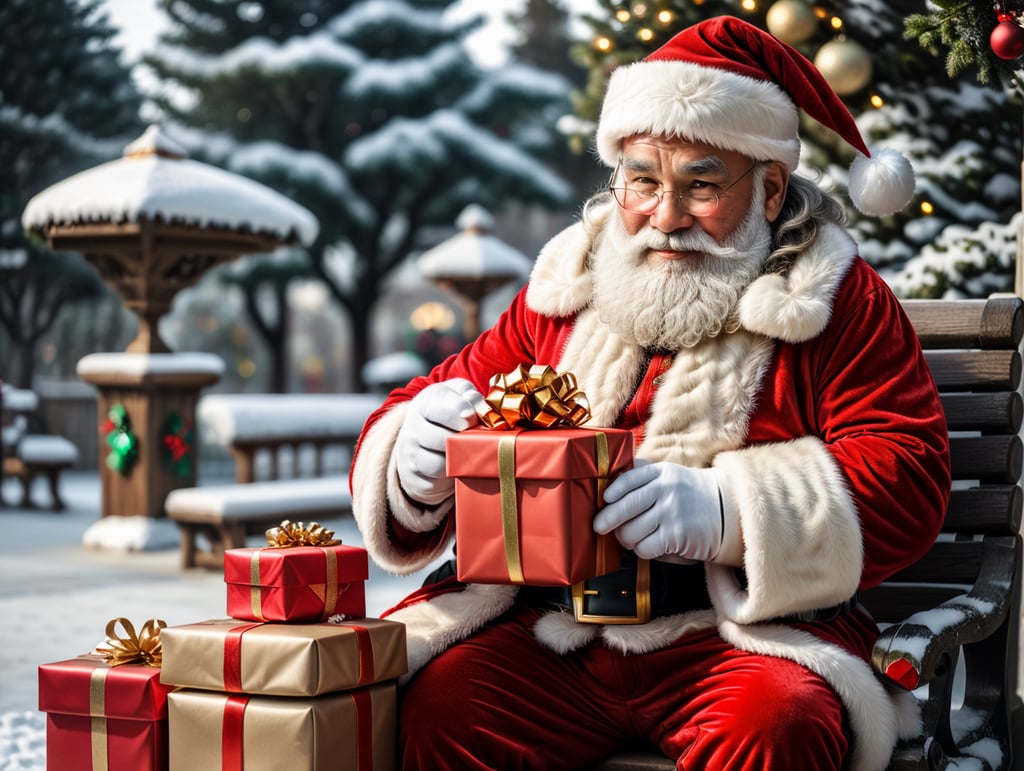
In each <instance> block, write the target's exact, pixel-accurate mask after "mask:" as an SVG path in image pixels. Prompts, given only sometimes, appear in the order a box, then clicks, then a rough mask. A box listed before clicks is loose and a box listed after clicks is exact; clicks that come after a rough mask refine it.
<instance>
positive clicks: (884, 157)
mask: <svg viewBox="0 0 1024 771" xmlns="http://www.w3.org/2000/svg"><path fill="white" fill-rule="evenodd" d="M849 190H850V199H851V200H852V201H853V205H854V206H856V207H857V208H858V209H860V211H862V212H863V213H864V214H867V215H870V216H874V217H885V216H888V215H890V214H894V213H895V212H898V211H899V210H900V209H902V208H903V207H904V206H906V205H907V204H908V203H910V199H911V198H913V197H914V169H913V167H912V166H911V165H910V161H908V160H907V159H906V158H905V157H904V156H903V155H901V154H900V153H898V152H896V151H895V150H888V149H887V150H879V151H878V152H876V153H874V154H873V155H872V156H871V157H870V158H868V157H867V156H866V155H858V156H857V159H856V160H855V161H854V162H853V165H852V166H850V186H849Z"/></svg>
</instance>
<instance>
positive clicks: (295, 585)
mask: <svg viewBox="0 0 1024 771" xmlns="http://www.w3.org/2000/svg"><path fill="white" fill-rule="evenodd" d="M333 535H334V534H333V532H331V531H330V530H325V529H324V528H323V527H322V526H321V525H319V524H317V523H315V522H313V523H311V524H309V525H305V524H303V523H301V522H298V523H292V522H288V521H287V520H286V521H285V522H282V523H281V526H280V527H276V528H272V529H271V530H268V531H267V540H268V542H269V543H270V544H271V545H270V546H268V547H264V548H244V549H228V550H227V551H226V552H225V553H224V581H225V583H226V585H227V614H228V615H229V616H231V617H232V618H237V619H243V620H248V621H286V622H313V621H326V620H327V619H328V618H330V617H331V616H333V615H336V614H341V615H343V616H345V618H362V617H364V616H365V615H366V588H365V581H366V579H367V577H368V576H369V559H368V557H367V553H366V550H365V549H362V548H360V547H357V546H345V545H342V544H341V543H340V542H339V541H336V540H334V539H333Z"/></svg>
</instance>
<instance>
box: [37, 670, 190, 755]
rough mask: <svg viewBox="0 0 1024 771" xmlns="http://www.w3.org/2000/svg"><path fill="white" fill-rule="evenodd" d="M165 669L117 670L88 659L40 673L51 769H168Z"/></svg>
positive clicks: (41, 704)
mask: <svg viewBox="0 0 1024 771" xmlns="http://www.w3.org/2000/svg"><path fill="white" fill-rule="evenodd" d="M173 690H174V688H173V687H172V686H169V685H162V684H161V683H160V669H159V668H158V667H147V666H143V665H141V664H122V665H120V666H117V667H111V666H109V665H108V664H107V659H106V658H105V657H104V656H99V655H88V656H79V657H78V658H74V659H68V660H67V661H58V662H55V663H52V664H43V665H41V666H40V667H39V710H40V712H45V713H47V714H46V768H47V769H52V770H53V771H57V770H58V769H59V771H79V770H81V771H98V769H128V768H130V769H132V771H157V770H163V769H166V768H167V694H168V693H170V692H171V691H173Z"/></svg>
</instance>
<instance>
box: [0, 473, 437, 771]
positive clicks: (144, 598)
mask: <svg viewBox="0 0 1024 771" xmlns="http://www.w3.org/2000/svg"><path fill="white" fill-rule="evenodd" d="M224 481H228V480H223V479H218V480H205V479H204V484H205V483H210V484H214V483H217V482H224ZM38 484H39V485H40V488H39V489H38V490H37V491H36V492H37V495H38V496H39V497H40V498H42V497H43V495H44V494H45V491H44V489H43V486H42V482H41V481H40V482H39V483H38ZM17 492H18V490H17V486H16V483H15V482H14V481H13V480H8V481H7V482H5V483H4V486H3V493H4V499H5V500H6V501H15V500H18V495H17ZM61 492H62V494H63V496H64V499H65V501H66V502H67V504H68V508H67V510H65V511H63V512H52V511H49V510H31V509H18V508H12V507H10V506H7V505H4V506H0V527H2V533H3V535H2V537H0V673H2V676H0V771H28V770H31V771H44V769H45V767H46V760H45V755H46V747H45V716H44V715H43V714H42V713H40V712H38V711H37V710H38V702H37V697H38V694H37V688H36V670H37V668H38V666H39V665H40V664H44V663H47V662H51V661H60V660H62V659H69V658H72V657H74V656H77V655H79V654H82V653H87V652H88V651H89V650H91V649H92V648H93V647H95V646H96V645H97V644H98V643H100V642H101V641H102V640H103V630H104V628H105V627H106V623H107V621H109V620H110V619H111V618H115V617H118V616H124V617H125V618H128V619H129V620H131V621H132V622H133V623H134V624H135V625H136V626H139V625H140V624H141V623H142V622H143V621H145V620H146V619H148V618H162V619H164V620H165V621H166V622H167V623H168V624H170V625H173V624H184V623H189V622H192V621H200V620H203V619H208V618H223V617H224V616H225V615H226V610H225V598H224V595H225V592H224V583H223V576H222V574H221V573H219V572H218V571H208V570H189V571H182V570H181V569H180V568H179V567H178V550H177V549H171V550H167V551H158V552H145V553H132V554H127V553H120V552H111V551H94V550H90V549H86V548H84V547H83V546H82V545H81V541H82V534H83V533H84V532H85V530H86V528H88V527H89V525H91V524H92V523H94V522H95V521H96V520H97V518H98V516H99V515H98V512H99V507H100V489H99V481H98V475H97V474H95V473H89V472H72V473H68V474H65V475H64V476H63V477H62V485H61ZM323 524H324V525H325V526H327V527H330V528H332V529H334V530H335V531H336V532H337V534H338V537H340V538H341V539H342V540H343V542H345V543H348V544H352V545H359V544H360V543H361V539H360V537H359V534H358V532H357V531H356V529H355V525H354V524H353V523H352V520H351V519H350V518H349V519H342V520H331V521H324V522H323ZM258 544H259V540H258V539H256V540H254V541H253V545H258ZM421 580H422V575H416V576H412V577H407V578H401V579H400V578H396V577H394V576H390V575H388V574H385V573H383V572H381V571H379V570H377V569H376V568H375V567H373V566H371V570H370V580H369V582H368V583H367V586H366V590H367V598H366V600H367V614H368V615H370V616H375V615H378V614H379V613H380V612H381V611H383V610H384V609H386V608H387V607H389V606H390V605H392V604H393V603H394V602H395V601H396V600H398V599H399V598H401V597H402V596H403V595H404V594H405V593H406V592H407V591H408V590H410V589H412V588H414V587H415V586H417V585H418V584H419V583H420V581H421Z"/></svg>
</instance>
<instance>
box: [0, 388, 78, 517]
mask: <svg viewBox="0 0 1024 771" xmlns="http://www.w3.org/2000/svg"><path fill="white" fill-rule="evenodd" d="M0 394H2V395H0V458H2V466H0V479H3V478H6V477H11V478H14V479H17V480H18V481H19V482H20V484H21V497H20V499H19V501H18V503H17V504H16V505H18V506H21V507H22V508H31V507H32V506H34V505H35V504H34V503H33V500H32V486H33V483H34V482H35V480H36V478H37V477H44V478H46V480H47V482H48V485H49V490H50V507H51V508H52V509H54V510H57V511H59V510H61V509H63V508H64V500H63V499H62V498H61V495H60V486H59V482H60V474H61V472H62V471H64V470H65V469H68V468H71V467H72V466H74V465H75V463H77V462H78V448H77V447H75V445H74V444H73V443H72V442H70V441H68V440H67V439H65V438H64V437H63V436H56V435H52V434H42V433H29V431H30V430H31V429H37V428H39V426H37V425H33V424H37V423H39V420H38V414H37V413H38V409H39V398H38V397H37V396H36V394H35V392H33V391H30V390H28V389H25V388H14V387H13V386H10V385H8V384H6V383H4V384H3V385H2V388H0ZM0 502H2V501H0Z"/></svg>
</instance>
